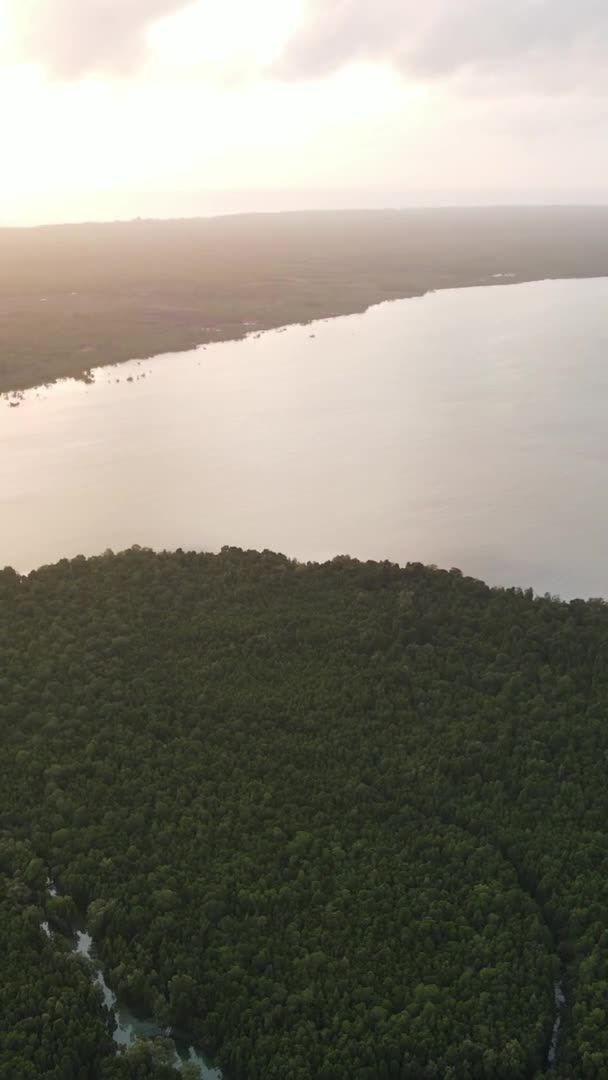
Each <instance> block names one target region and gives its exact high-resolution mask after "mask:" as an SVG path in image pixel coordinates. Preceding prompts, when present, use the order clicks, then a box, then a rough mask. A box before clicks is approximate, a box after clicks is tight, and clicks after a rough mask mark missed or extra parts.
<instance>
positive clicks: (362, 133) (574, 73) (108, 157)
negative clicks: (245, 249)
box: [0, 0, 608, 224]
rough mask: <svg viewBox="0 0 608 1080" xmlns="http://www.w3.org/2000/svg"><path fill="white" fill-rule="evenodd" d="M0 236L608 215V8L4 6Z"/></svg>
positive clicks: (600, 2)
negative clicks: (94, 226)
mask: <svg viewBox="0 0 608 1080" xmlns="http://www.w3.org/2000/svg"><path fill="white" fill-rule="evenodd" d="M0 95H1V97H0V100H1V101H2V140H1V143H0V146H1V154H2V161H1V163H0V223H2V224H37V223H41V222H54V221H77V220H103V219H114V218H133V217H137V216H141V217H151V216H158V217H174V216H175V217H177V216H180V217H186V216H190V215H193V214H205V213H224V212H234V211H243V210H282V209H305V208H316V207H342V206H344V207H351V206H408V205H421V204H422V205H471V204H476V203H481V204H488V203H522V202H524V203H541V202H542V203H544V202H553V203H555V202H558V203H564V202H591V203H597V202H603V203H608V138H607V137H606V136H607V135H608V2H607V0H576V2H574V0H509V2H508V3H505V2H504V0H424V3H420V0H194V2H189V3H187V2H184V0H0Z"/></svg>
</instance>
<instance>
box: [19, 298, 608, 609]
mask: <svg viewBox="0 0 608 1080" xmlns="http://www.w3.org/2000/svg"><path fill="white" fill-rule="evenodd" d="M607 340H608V280H606V279H595V280H582V281H580V280H579V281H557V282H553V281H552V282H537V283H533V284H526V285H509V286H507V287H498V286H497V287H491V288H477V289H460V290H452V291H444V292H439V293H436V294H434V295H430V296H426V297H423V298H419V299H412V300H405V301H399V302H396V303H393V304H383V305H381V306H379V307H377V308H373V309H371V310H370V311H369V312H367V313H366V314H364V315H354V316H349V317H347V318H340V319H335V320H330V321H327V322H323V323H319V324H315V325H314V326H313V327H310V326H308V327H298V326H294V327H290V328H288V329H287V330H286V331H285V332H283V333H279V332H271V333H268V334H263V335H261V336H253V337H251V338H249V339H247V340H245V341H241V342H226V343H221V344H217V345H212V346H208V347H207V348H206V349H201V350H198V351H195V352H193V353H189V354H182V355H176V356H169V357H157V358H156V359H154V360H151V361H145V362H133V363H131V364H129V365H123V366H122V367H121V368H118V369H99V370H98V371H97V372H96V374H95V382H94V384H93V385H85V384H82V383H74V382H67V383H63V384H61V385H58V386H55V387H52V388H49V389H46V390H43V391H38V392H36V391H32V392H28V393H27V394H26V395H25V396H24V399H23V401H22V402H21V404H20V405H19V407H18V408H10V406H9V404H8V402H6V401H5V402H4V403H3V402H0V514H1V516H2V530H1V531H0V565H4V564H12V565H14V566H15V567H17V568H18V569H20V570H27V569H29V568H31V567H33V566H36V565H39V564H40V563H44V562H51V561H54V560H56V559H59V558H61V557H62V556H65V555H75V554H77V553H79V552H82V553H84V554H93V553H97V552H99V551H102V550H104V549H105V548H107V547H111V548H114V549H115V550H118V549H121V548H124V547H128V546H130V545H131V544H133V543H140V544H143V545H149V546H151V547H156V548H163V547H169V548H174V547H180V546H181V547H184V548H195V549H207V550H213V549H217V548H219V547H220V546H221V545H223V544H236V545H239V546H241V547H257V548H265V547H269V548H273V549H277V550H282V551H284V552H286V553H288V554H290V555H293V556H295V557H298V558H301V559H324V558H326V557H330V556H332V555H334V554H336V553H337V552H343V553H344V552H348V553H350V554H351V555H356V556H359V557H360V558H371V557H373V558H391V559H394V560H397V561H407V560H408V559H413V560H421V561H424V562H434V563H437V564H439V565H443V566H451V565H456V566H460V567H461V568H462V569H463V570H464V571H465V572H467V573H473V574H476V575H478V576H481V577H484V578H486V579H487V580H489V581H491V582H495V583H505V584H519V585H523V586H527V585H533V586H534V587H535V588H536V589H537V591H540V592H543V591H545V590H548V591H551V592H560V593H561V594H562V595H565V596H570V595H583V596H585V595H601V594H604V593H606V591H608V590H607V583H606V576H605V558H604V553H605V548H606V544H607V542H608V503H607V502H606V500H605V498H604V490H605V484H606V477H607V475H608V471H607V470H608V436H607V434H606V426H605V415H606V407H607V403H608V368H607V367H606V363H605V350H606V341H607ZM143 375H145V376H146V377H145V378H143ZM117 380H118V381H117ZM128 380H132V381H128ZM37 393H38V394H39V396H37Z"/></svg>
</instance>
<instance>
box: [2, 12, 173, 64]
mask: <svg viewBox="0 0 608 1080" xmlns="http://www.w3.org/2000/svg"><path fill="white" fill-rule="evenodd" d="M187 2H188V0H13V3H14V5H15V19H16V20H17V21H18V24H19V26H20V28H21V34H20V37H21V47H22V50H23V52H24V53H25V55H26V56H27V58H28V59H30V60H34V61H35V62H37V63H41V64H42V65H43V66H44V67H45V68H46V69H47V70H48V72H49V74H51V75H53V76H55V77H57V78H60V79H76V78H78V77H79V76H81V75H84V74H87V73H88V72H91V71H113V72H126V71H129V70H131V69H133V68H134V67H136V66H137V64H138V63H140V62H141V60H142V59H143V57H144V55H145V32H146V29H147V27H148V26H149V25H150V24H151V23H153V22H154V21H155V20H157V19H160V18H162V17H163V16H165V15H170V14H172V13H173V12H175V11H178V10H180V9H182V8H184V7H186V6H187Z"/></svg>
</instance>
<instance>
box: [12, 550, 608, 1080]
mask: <svg viewBox="0 0 608 1080" xmlns="http://www.w3.org/2000/svg"><path fill="white" fill-rule="evenodd" d="M607 641H608V607H606V606H605V605H604V604H603V603H602V602H600V601H590V602H583V601H573V602H572V603H569V604H565V603H561V602H559V601H557V600H554V599H551V598H549V597H546V598H538V597H534V596H533V595H532V592H531V591H528V592H526V593H522V592H521V591H519V590H496V589H490V588H488V587H486V586H485V585H483V584H482V583H481V582H478V581H475V580H473V579H470V578H465V577H463V576H462V575H461V573H460V572H459V571H456V570H453V571H450V572H449V573H448V572H444V571H438V570H436V569H433V568H425V567H423V566H421V565H418V564H411V565H408V566H407V567H405V568H399V567H397V566H395V565H392V564H389V563H360V562H357V561H356V560H352V559H349V558H346V557H343V558H342V557H341V558H337V559H334V560H333V561H332V562H329V563H326V564H324V565H317V564H309V565H299V564H297V563H295V562H292V561H290V560H288V559H286V558H284V557H283V556H280V555H274V554H271V553H269V552H263V553H256V552H242V551H240V550H238V549H224V550H223V551H222V552H221V554H219V555H197V554H193V553H184V552H180V551H178V552H177V553H175V554H171V555H170V554H161V555H155V554H153V553H152V552H150V551H146V550H141V549H133V550H131V551H129V552H126V553H124V554H122V555H118V556H114V555H112V554H111V553H108V554H106V555H105V556H102V557H99V558H95V559H89V560H87V559H84V558H82V557H80V558H77V559H75V560H73V561H71V562H68V561H65V560H64V561H62V562H60V563H59V564H58V565H56V566H52V567H44V568H42V569H40V570H39V571H36V572H34V573H32V574H30V575H29V576H28V577H27V578H22V577H19V576H18V575H17V574H15V573H14V572H13V571H11V570H5V571H3V572H2V573H0V736H1V737H0V904H1V909H2V910H1V913H0V955H1V956H2V973H3V979H2V986H1V987H0V1077H2V1078H3V1080H4V1078H5V1077H6V1078H7V1080H8V1078H9V1077H10V1078H11V1080H33V1078H36V1077H40V1076H48V1077H51V1078H52V1080H81V1078H82V1080H84V1078H85V1077H86V1078H89V1077H91V1078H93V1080H96V1078H99V1080H113V1078H118V1080H123V1078H124V1080H129V1078H139V1077H142V1078H144V1077H149V1078H154V1080H164V1078H165V1077H167V1076H170V1075H172V1073H171V1069H170V1067H169V1064H168V1062H169V1060H170V1054H169V1053H168V1051H167V1049H166V1047H164V1046H163V1045H162V1041H161V1042H158V1043H150V1044H146V1043H142V1044H140V1045H136V1046H135V1047H134V1048H133V1050H132V1051H131V1052H130V1053H129V1054H120V1053H117V1052H116V1048H115V1047H114V1045H113V1043H112V1040H111V1037H110V1030H109V1025H108V1014H107V1013H106V1011H105V1009H104V1006H103V1001H102V998H101V994H100V992H99V991H98V989H97V988H96V986H95V985H94V983H93V981H92V980H91V977H90V970H89V967H88V965H87V962H86V961H85V960H84V959H82V958H79V957H77V956H76V955H74V954H73V953H72V952H70V947H69V943H68V942H67V941H65V940H64V938H63V937H62V935H61V934H60V933H58V934H54V935H53V936H52V937H48V936H47V935H46V934H45V932H44V929H43V928H41V924H42V923H43V921H44V920H45V919H47V920H49V921H51V922H52V924H53V925H54V926H55V927H56V928H57V929H58V930H65V929H67V928H68V927H69V926H70V925H73V924H74V921H75V920H77V919H78V918H79V917H80V918H85V917H86V925H87V927H88V929H89V931H90V932H91V933H92V934H93V936H94V938H95V941H96V945H97V950H98V954H99V956H100V958H101V961H102V964H103V969H104V974H105V977H106V979H107V981H108V983H109V984H110V985H111V986H112V987H113V989H114V990H115V991H116V992H117V993H118V994H119V995H120V996H122V998H123V999H125V1000H126V1001H128V1002H130V1003H131V1004H133V1005H137V1006H139V1007H141V1008H142V1009H145V1010H147V1011H149V1012H151V1013H154V1014H155V1015H156V1017H157V1018H158V1019H159V1021H160V1022H162V1023H163V1024H164V1023H166V1024H168V1025H172V1026H173V1027H174V1028H175V1029H178V1030H183V1031H184V1032H187V1033H188V1035H190V1036H191V1037H192V1038H194V1039H195V1040H196V1041H197V1043H199V1044H200V1045H201V1046H203V1047H204V1048H205V1049H206V1050H207V1051H208V1052H209V1053H210V1054H211V1055H212V1056H214V1057H215V1058H216V1059H217V1060H218V1062H219V1063H220V1064H221V1066H222V1067H223V1069H224V1070H225V1075H226V1076H227V1077H230V1080H287V1078H289V1080H444V1078H446V1080H449V1078H452V1080H460V1078H467V1080H477V1078H479V1080H482V1078H488V1080H489V1078H504V1080H516V1078H533V1077H535V1078H539V1077H541V1076H543V1075H544V1074H545V1072H546V1071H547V1052H548V1048H549V1044H550V1039H551V1032H552V1026H553V1022H554V1019H555V1011H554V1001H553V999H554V987H555V983H556V982H557V981H561V982H562V984H563V986H564V989H565V992H566V997H567V1003H568V1006H567V1012H566V1015H565V1018H564V1025H563V1029H562V1035H561V1038H560V1042H559V1047H558V1062H557V1066H556V1068H555V1069H554V1070H553V1071H552V1073H551V1075H554V1076H559V1077H568V1078H572V1080H578V1078H581V1077H585V1078H591V1080H595V1078H597V1080H602V1078H605V1077H608V1024H607V1023H606V1003H607V993H608V971H607V970H606V969H607V965H608V949H607V945H608V911H607V899H608V897H607V888H606V882H607V880H608V845H607V843H606V840H607V837H606V831H607V827H608V826H607V823H608V786H607V785H606V763H607V758H608V727H607V725H606V720H605V716H606V705H607V701H608V653H607V652H606V642H607ZM49 877H50V878H51V879H53V880H55V881H57V882H58V884H59V886H60V893H61V896H60V897H57V898H53V897H50V896H49V894H48V892H47V887H46V883H47V879H48V878H49Z"/></svg>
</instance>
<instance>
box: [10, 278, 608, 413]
mask: <svg viewBox="0 0 608 1080" xmlns="http://www.w3.org/2000/svg"><path fill="white" fill-rule="evenodd" d="M604 277H608V271H607V272H606V274H586V273H580V274H577V275H575V276H573V275H566V276H561V275H560V276H550V275H544V276H542V277H517V276H514V275H512V274H508V273H507V274H504V273H497V274H493V275H492V276H491V277H490V278H489V279H486V280H484V281H463V282H458V283H456V284H445V285H439V286H437V287H436V288H428V289H424V291H416V292H409V293H407V294H405V295H403V296H391V297H385V298H383V299H382V298H381V299H377V300H373V301H371V302H370V303H367V304H365V306H362V307H360V308H357V309H354V310H351V309H348V310H344V311H335V312H333V313H331V314H328V315H315V316H314V317H311V318H309V319H302V318H297V317H295V318H293V319H292V320H291V321H290V322H287V323H273V324H268V325H263V326H262V325H260V324H256V325H255V326H252V325H250V324H247V323H245V324H243V327H242V328H241V329H240V330H232V329H228V330H227V332H226V333H224V332H223V331H222V328H221V327H218V328H214V330H215V332H214V333H213V334H211V333H209V334H208V335H207V336H206V337H204V338H202V339H201V340H200V341H198V342H196V343H195V344H184V345H182V346H176V347H174V348H169V349H164V350H163V351H162V352H153V353H150V354H146V355H141V356H140V355H135V356H131V355H129V356H126V357H123V358H121V359H113V358H109V357H108V359H106V360H102V361H101V362H99V363H95V364H93V365H91V366H90V367H87V368H82V370H80V371H76V372H72V373H70V374H66V375H62V374H58V375H55V376H54V377H52V378H48V379H47V380H46V381H45V382H34V383H30V384H27V385H21V386H15V387H12V388H9V389H1V388H0V401H5V402H7V403H8V404H9V405H10V406H12V407H15V406H16V405H18V404H20V403H21V401H22V400H23V399H24V397H25V395H26V394H27V393H28V392H30V391H32V390H43V389H48V388H49V387H51V386H53V385H55V384H56V383H60V382H65V381H68V380H70V379H72V380H74V381H75V382H83V383H89V384H91V385H94V383H95V377H94V374H93V372H95V371H98V370H103V369H104V368H108V367H117V368H120V367H123V366H125V367H126V366H127V365H128V364H133V363H147V362H148V361H151V360H156V359H158V358H159V357H161V356H168V355H172V354H175V355H176V356H179V355H183V354H186V353H190V352H196V351H197V350H198V349H202V348H204V347H206V346H207V345H217V344H221V343H222V342H228V341H246V340H247V338H250V337H251V338H254V337H260V336H261V335H262V334H269V333H273V332H277V331H281V330H288V329H289V328H290V327H292V326H303V327H304V326H312V325H313V324H314V323H318V322H330V321H332V320H333V319H343V318H348V317H349V316H351V315H365V314H366V312H368V311H370V310H372V308H375V307H380V306H381V305H382V304H392V303H399V302H401V301H405V300H421V299H423V298H424V297H425V296H430V295H432V294H433V293H438V292H449V291H455V290H460V289H484V288H496V287H506V286H512V285H532V284H535V283H540V282H543V281H584V280H591V279H593V278H604ZM1 385H2V384H1V380H0V387H1Z"/></svg>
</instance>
